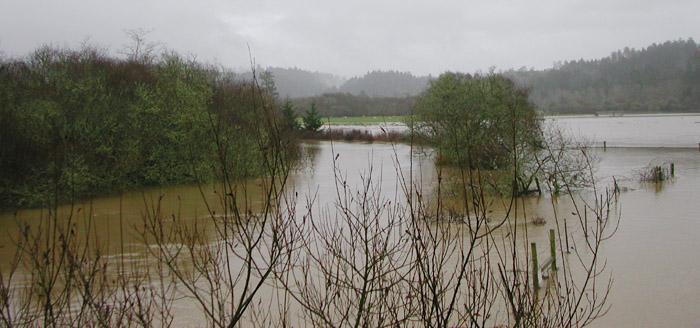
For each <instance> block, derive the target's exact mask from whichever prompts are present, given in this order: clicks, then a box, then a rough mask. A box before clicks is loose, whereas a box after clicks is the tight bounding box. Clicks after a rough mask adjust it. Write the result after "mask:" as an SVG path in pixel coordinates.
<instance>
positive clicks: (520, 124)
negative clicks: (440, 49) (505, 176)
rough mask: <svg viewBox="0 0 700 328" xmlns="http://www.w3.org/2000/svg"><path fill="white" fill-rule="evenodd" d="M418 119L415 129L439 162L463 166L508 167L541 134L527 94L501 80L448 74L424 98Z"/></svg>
mask: <svg viewBox="0 0 700 328" xmlns="http://www.w3.org/2000/svg"><path fill="white" fill-rule="evenodd" d="M415 114H416V115H415V122H414V124H413V126H412V128H413V130H414V131H415V132H417V133H418V134H420V135H422V137H423V138H425V140H427V141H428V143H429V144H430V145H432V146H433V147H434V148H435V149H436V150H437V152H438V160H439V161H440V162H443V163H450V164H456V165H460V166H464V167H470V168H503V167H507V166H508V165H509V164H510V163H511V162H512V159H513V156H514V154H515V153H516V152H518V153H519V152H520V151H522V149H524V148H530V147H532V146H533V145H536V144H537V142H538V140H539V135H540V125H539V121H538V120H537V116H536V113H535V109H534V106H533V105H532V103H530V101H529V96H528V90H525V89H519V88H517V87H516V86H515V84H514V83H513V82H512V81H511V80H509V79H507V78H505V77H503V76H500V75H486V76H482V75H474V76H472V75H469V74H461V73H444V74H442V75H441V76H440V77H439V78H438V79H436V80H433V81H431V83H430V87H429V88H428V90H427V91H426V92H425V93H424V94H423V95H421V96H420V97H419V99H418V100H417V103H416V113H415Z"/></svg>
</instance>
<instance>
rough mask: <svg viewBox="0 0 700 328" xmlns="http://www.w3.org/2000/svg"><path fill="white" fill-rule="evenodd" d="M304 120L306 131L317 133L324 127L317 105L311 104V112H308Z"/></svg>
mask: <svg viewBox="0 0 700 328" xmlns="http://www.w3.org/2000/svg"><path fill="white" fill-rule="evenodd" d="M303 120H304V130H306V131H310V132H315V131H318V129H320V128H321V126H323V121H321V116H320V115H319V113H318V110H316V104H311V110H309V111H308V112H306V114H305V115H304V117H303Z"/></svg>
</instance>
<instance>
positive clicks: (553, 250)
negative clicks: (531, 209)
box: [549, 229, 557, 271]
mask: <svg viewBox="0 0 700 328" xmlns="http://www.w3.org/2000/svg"><path fill="white" fill-rule="evenodd" d="M549 250H550V252H551V253H552V270H553V271H557V248H556V247H555V244H554V229H549Z"/></svg>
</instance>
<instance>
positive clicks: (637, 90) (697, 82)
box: [268, 38, 700, 114]
mask: <svg viewBox="0 0 700 328" xmlns="http://www.w3.org/2000/svg"><path fill="white" fill-rule="evenodd" d="M268 70H269V71H271V72H272V73H273V75H274V78H275V82H276V83H277V89H278V91H279V94H280V96H282V97H289V98H300V97H312V96H320V95H323V94H330V93H341V94H349V95H353V96H362V97H370V98H372V97H394V98H396V97H412V96H416V95H418V94H420V93H421V92H423V91H424V90H425V89H426V88H427V86H428V83H429V81H430V79H431V78H433V77H432V76H429V75H428V76H416V75H413V74H412V73H410V72H397V71H372V72H368V73H367V74H365V75H363V76H361V77H353V78H349V79H346V78H343V77H339V76H336V75H332V74H328V73H320V72H309V71H304V70H302V69H299V68H292V69H284V68H269V69H268ZM494 73H499V74H504V75H506V76H508V77H510V78H512V79H513V80H514V81H515V82H516V83H518V84H519V85H520V86H522V87H525V88H530V90H531V96H532V98H531V99H532V101H533V102H534V103H535V104H536V105H537V106H538V108H539V109H540V110H542V111H543V112H547V113H593V112H605V111H623V112H624V111H627V112H648V111H664V112H680V111H686V112H694V111H698V110H700V47H699V46H698V44H697V43H695V41H694V40H693V39H692V38H690V39H687V40H684V39H679V40H674V41H665V42H663V43H658V44H657V43H654V44H652V45H650V46H648V47H646V48H643V49H640V50H637V49H630V48H624V49H621V50H616V51H612V52H611V54H610V55H609V56H607V57H604V58H601V59H595V60H582V59H581V60H571V61H564V62H556V63H554V65H553V67H552V68H549V69H544V70H534V69H527V68H526V67H522V68H520V69H518V70H515V69H508V70H505V71H504V70H499V71H495V72H494ZM336 98H338V97H336ZM346 98H347V97H343V99H346ZM335 102H337V100H336V101H335ZM321 109H322V111H323V108H321ZM326 110H327V112H328V113H329V114H331V113H334V114H337V113H345V114H347V113H348V110H337V109H336V110H331V109H330V108H329V109H326ZM407 110H408V109H394V110H392V112H397V111H398V112H402V111H407ZM351 112H352V111H351Z"/></svg>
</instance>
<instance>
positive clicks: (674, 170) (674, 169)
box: [671, 163, 676, 176]
mask: <svg viewBox="0 0 700 328" xmlns="http://www.w3.org/2000/svg"><path fill="white" fill-rule="evenodd" d="M674 175H676V166H675V165H674V164H673V163H671V176H674Z"/></svg>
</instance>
